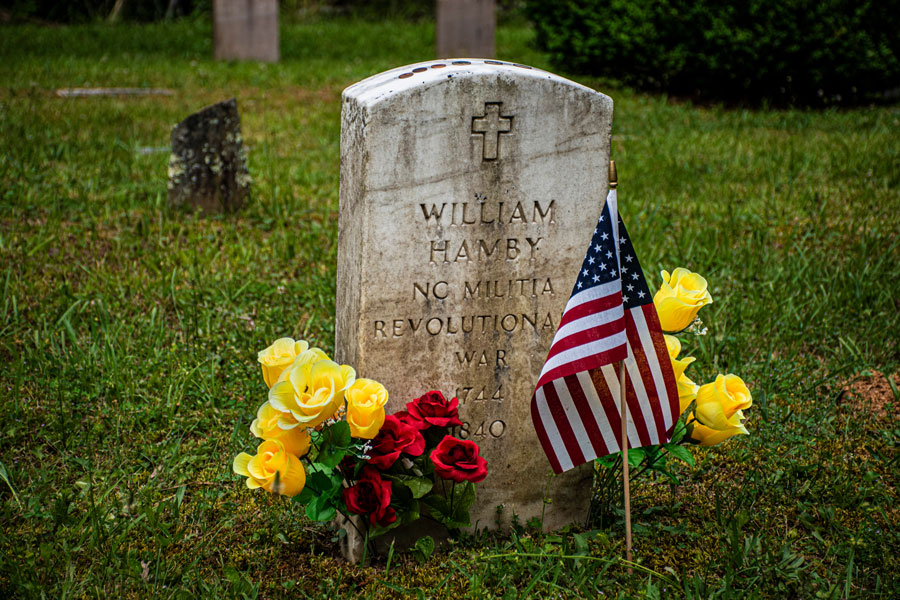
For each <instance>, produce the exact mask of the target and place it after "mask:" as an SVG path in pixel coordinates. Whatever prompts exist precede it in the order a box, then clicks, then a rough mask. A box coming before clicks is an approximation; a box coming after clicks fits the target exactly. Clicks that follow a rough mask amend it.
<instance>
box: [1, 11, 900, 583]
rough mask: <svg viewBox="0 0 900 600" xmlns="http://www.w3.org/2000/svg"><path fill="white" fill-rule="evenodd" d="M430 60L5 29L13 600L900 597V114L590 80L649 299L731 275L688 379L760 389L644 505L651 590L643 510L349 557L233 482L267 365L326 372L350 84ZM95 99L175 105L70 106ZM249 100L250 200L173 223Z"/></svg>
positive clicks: (353, 50) (325, 43)
mask: <svg viewBox="0 0 900 600" xmlns="http://www.w3.org/2000/svg"><path fill="white" fill-rule="evenodd" d="M433 39H434V32H433V27H432V26H429V25H415V24H408V23H403V22H383V23H363V22H349V21H320V22H314V23H298V24H286V25H284V26H283V29H282V55H283V60H282V62H281V63H279V64H277V65H257V64H223V63H215V62H212V61H211V60H210V56H211V54H212V52H211V42H210V40H211V31H210V26H209V24H208V23H205V22H188V21H186V22H179V23H176V24H167V25H153V26H143V27H138V26H132V25H121V26H115V27H110V26H84V27H34V26H27V27H25V26H17V27H12V26H4V27H0V56H2V57H3V59H2V60H0V145H2V151H0V184H2V185H0V208H2V213H0V290H2V295H0V362H2V365H3V368H2V369H0V390H2V391H0V394H2V396H0V427H2V430H0V431H2V434H0V461H2V465H3V466H4V469H3V470H0V474H6V475H8V479H9V481H10V484H11V486H7V485H6V484H5V483H3V482H2V481H0V596H3V597H26V598H28V597H35V598H37V597H49V598H81V597H88V598H108V597H160V598H170V597H173V598H181V597H197V598H213V597H223V598H227V597H236V598H245V597H266V598H269V597H277V596H282V595H284V596H287V597H292V598H335V597H337V595H338V594H341V595H342V596H344V597H347V596H352V595H360V596H363V597H379V598H393V597H401V596H403V597H409V598H422V597H442V598H460V597H473V598H494V597H497V598H501V597H502V598H517V597H518V598H522V597H540V598H546V597H559V598H579V597H596V596H597V595H598V594H599V593H600V592H601V591H602V592H603V594H604V595H605V597H645V596H646V597H648V598H656V597H664V598H673V597H679V596H687V597H691V598H695V597H696V598H709V597H760V598H851V597H852V598H879V597H882V598H892V597H896V596H897V595H898V594H900V576H898V571H900V505H898V491H897V484H898V481H900V460H898V457H900V451H898V446H900V421H898V418H897V410H898V404H900V399H898V392H897V390H896V388H893V389H892V388H891V387H890V386H889V385H888V383H887V380H886V379H885V377H884V376H883V375H882V374H891V373H896V372H897V370H898V367H900V301H898V300H897V298H898V294H900V275H898V269H900V224H898V223H900V219H898V211H900V144H898V131H900V109H898V108H897V107H886V108H864V109H858V110H848V111H840V112H838V111H829V112H806V111H747V110H729V109H725V108H721V107H696V106H692V105H690V104H685V103H681V102H677V101H670V100H667V99H665V98H661V97H654V96H645V95H636V94H634V93H631V92H629V91H627V90H622V89H616V88H615V87H610V86H609V85H607V84H605V83H601V82H597V81H592V80H583V79H582V80H581V81H583V82H584V83H586V84H587V85H590V86H592V87H596V88H598V89H600V90H601V91H604V92H606V93H608V94H609V95H611V96H612V97H613V99H614V100H615V102H616V109H615V111H616V112H615V122H614V126H613V133H614V141H613V154H614V158H615V159H616V161H617V163H618V166H619V175H620V188H619V194H620V202H621V204H622V206H623V212H625V214H626V215H627V216H628V221H629V226H630V229H631V231H632V233H633V235H634V237H635V240H636V246H637V248H638V251H639V252H640V253H641V256H642V260H643V263H644V268H645V269H646V272H647V274H648V276H649V277H648V278H649V279H650V280H651V281H653V282H654V284H655V283H658V281H659V279H658V275H657V274H658V272H659V270H660V269H663V268H667V269H671V268H673V267H675V266H679V265H683V266H687V267H689V268H691V269H692V270H694V271H698V272H700V273H702V274H704V275H705V276H706V277H707V279H708V280H709V281H710V284H711V292H712V294H713V297H714V299H715V303H714V304H712V305H711V306H710V307H708V308H707V309H704V311H705V316H704V321H705V322H706V323H707V325H708V326H709V334H708V335H707V336H705V337H699V338H693V339H690V340H688V342H687V344H686V350H687V352H688V353H690V354H692V355H694V356H696V357H697V358H698V361H697V363H696V364H695V365H694V366H692V367H691V369H692V373H693V375H694V379H695V380H696V381H698V382H703V381H708V380H711V379H712V378H713V377H714V376H715V374H716V373H718V372H723V373H724V372H734V373H737V374H740V375H741V376H742V377H743V378H744V379H745V380H746V381H747V383H748V384H749V385H750V387H751V390H752V391H753V395H754V406H753V408H752V409H750V410H749V411H748V413H747V414H748V416H749V420H748V422H747V426H748V428H749V429H750V431H751V435H750V436H749V437H741V438H739V439H737V438H736V439H732V440H730V441H729V442H727V443H726V444H724V445H723V446H721V447H719V448H714V449H710V450H707V449H697V450H696V452H695V454H696V456H697V458H698V464H697V466H696V467H695V468H689V467H687V466H686V465H681V466H679V467H677V468H676V471H677V473H678V475H679V477H680V480H681V483H680V485H674V484H670V483H668V482H666V481H662V480H660V481H653V480H645V481H644V482H643V483H641V484H639V485H638V486H637V489H636V490H635V496H634V499H633V512H634V519H635V558H636V561H637V562H638V563H640V565H641V567H640V568H636V569H635V570H634V574H633V575H628V574H627V573H626V571H625V568H624V566H623V565H622V564H621V563H620V562H619V557H620V556H621V555H622V554H623V527H622V523H621V514H619V515H618V518H616V519H614V520H613V522H612V523H611V524H609V523H608V522H607V523H606V524H605V525H604V528H603V529H602V530H600V531H597V530H591V531H587V533H585V530H579V529H573V530H571V531H567V532H562V533H560V534H558V535H548V536H541V535H538V534H536V533H535V532H533V531H530V530H528V529H527V528H523V529H521V530H519V531H516V532H514V533H513V534H512V535H509V536H490V535H489V536H483V537H479V538H477V539H473V538H465V539H462V540H459V541H457V542H454V543H453V544H451V545H449V546H448V547H445V548H443V549H441V550H440V551H439V552H438V553H437V554H436V556H435V557H434V558H433V559H432V560H431V561H429V562H428V563H427V565H425V566H420V565H419V564H418V563H417V562H415V561H414V560H412V559H411V558H409V557H406V556H395V557H393V560H392V561H391V564H390V566H389V567H387V566H386V565H385V564H384V562H383V561H382V562H379V563H377V564H375V565H373V566H367V567H350V566H347V565H346V564H344V563H343V562H342V561H341V560H340V558H339V557H338V553H337V546H336V543H335V542H334V541H333V532H331V531H329V530H328V529H327V528H325V527H322V526H317V525H315V524H313V523H311V522H309V521H307V520H305V519H304V518H303V517H302V516H301V515H302V511H301V510H300V509H299V508H298V507H296V506H293V505H291V504H290V503H289V502H286V501H283V500H282V499H280V498H274V497H271V496H268V495H266V494H264V493H261V492H257V493H253V492H250V491H249V490H247V489H246V488H245V487H244V485H243V483H242V481H241V480H240V478H238V477H236V476H234V475H233V474H232V473H231V460H232V457H233V456H234V455H235V454H237V453H238V452H240V451H243V450H249V449H251V448H253V447H255V444H254V442H253V440H252V438H251V436H250V434H249V432H248V425H249V422H250V420H251V419H252V416H253V414H254V412H255V410H256V407H257V406H258V404H260V403H261V402H262V394H263V392H264V389H263V388H262V387H261V386H262V385H263V384H262V382H261V378H260V375H259V371H258V365H256V363H255V355H256V354H255V353H256V351H257V350H259V349H262V348H264V347H265V346H267V345H268V344H269V343H270V342H271V341H272V340H274V339H275V338H276V337H279V336H281V335H292V336H293V337H302V338H305V339H308V340H311V341H313V342H315V343H317V344H318V345H320V346H321V347H322V348H325V349H326V350H329V351H331V350H333V348H332V346H333V339H334V329H333V315H334V306H335V283H334V279H335V253H336V241H337V230H336V223H337V218H336V215H337V206H338V173H339V138H340V119H339V116H340V92H341V90H342V89H343V88H344V87H346V86H347V85H349V84H351V83H353V82H355V81H358V80H360V79H362V78H364V77H366V76H368V75H371V74H374V73H376V72H379V71H382V70H385V69H388V68H390V67H393V66H397V65H402V64H406V63H410V62H415V61H418V60H423V59H428V58H431V57H432V48H433ZM530 42H531V32H530V31H529V30H528V29H526V28H524V27H522V26H512V27H501V28H500V30H499V32H498V54H499V57H500V58H503V59H508V60H513V61H516V62H523V63H529V64H533V65H535V66H539V67H544V68H547V67H548V65H547V64H546V62H545V58H544V57H543V56H542V55H541V54H540V53H539V52H537V51H535V50H534V49H532V48H531V46H530ZM77 86H153V87H168V88H171V89H173V90H174V95H172V96H168V97H150V98H77V99H62V98H57V97H55V96H54V93H53V92H54V90H55V88H57V87H77ZM231 96H235V97H237V100H238V104H239V108H240V110H241V112H242V119H243V132H244V138H245V141H246V143H247V144H248V145H249V148H250V154H249V157H250V158H249V160H250V171H251V175H252V177H253V180H254V188H253V202H252V204H251V205H250V206H249V207H248V208H247V209H246V210H244V211H243V212H242V213H240V214H239V215H237V216H231V217H218V218H206V219H204V218H199V217H192V216H188V215H183V214H179V213H174V212H170V211H169V210H167V208H166V205H165V204H166V203H165V197H166V165H167V160H168V151H167V150H166V149H165V147H166V146H167V145H168V143H169V132H170V129H171V126H172V125H173V124H175V123H176V122H178V121H180V120H181V119H182V118H184V117H185V116H187V115H188V114H189V113H191V112H193V111H195V110H197V109H199V108H201V107H203V106H205V105H207V104H210V103H212V102H215V101H217V100H221V99H225V98H228V97H231ZM160 148H163V150H161V151H159V150H154V149H160ZM142 149H143V150H142ZM148 149H149V150H148ZM854 382H856V383H855V384H854ZM851 384H854V385H855V388H854V389H853V390H850V389H848V386H849V385H851ZM12 489H14V490H15V493H13V492H12V491H11V490H12ZM576 534H577V535H576ZM575 554H578V555H579V556H581V558H578V559H574V558H561V557H563V556H573V555H575Z"/></svg>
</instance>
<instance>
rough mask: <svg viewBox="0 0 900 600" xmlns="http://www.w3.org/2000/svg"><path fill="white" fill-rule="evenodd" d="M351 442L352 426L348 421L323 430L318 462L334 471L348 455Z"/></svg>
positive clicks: (339, 422)
mask: <svg viewBox="0 0 900 600" xmlns="http://www.w3.org/2000/svg"><path fill="white" fill-rule="evenodd" d="M351 442H352V439H351V437H350V424H349V423H347V421H338V422H337V423H335V424H334V425H331V426H330V427H328V428H327V429H324V430H322V436H321V438H320V440H319V454H318V456H317V457H316V460H317V462H319V463H321V464H323V465H325V466H326V467H328V468H330V469H333V468H334V467H336V466H338V464H339V463H340V462H341V459H343V458H344V457H345V456H346V455H347V453H348V451H349V450H350V446H351Z"/></svg>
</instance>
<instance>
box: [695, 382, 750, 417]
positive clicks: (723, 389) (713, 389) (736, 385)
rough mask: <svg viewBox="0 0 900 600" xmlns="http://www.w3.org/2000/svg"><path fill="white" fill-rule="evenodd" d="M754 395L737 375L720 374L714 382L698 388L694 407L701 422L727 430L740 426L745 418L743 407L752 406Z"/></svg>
mask: <svg viewBox="0 0 900 600" xmlns="http://www.w3.org/2000/svg"><path fill="white" fill-rule="evenodd" d="M752 404H753V397H752V396H751V395H750V390H749V389H747V386H746V385H745V384H744V382H743V381H742V380H741V378H740V377H738V376H737V375H731V374H728V375H718V376H717V377H716V380H715V381H714V382H713V383H707V384H706V385H702V386H700V389H699V390H697V405H696V408H695V409H694V412H695V414H696V415H697V420H698V421H700V423H701V424H703V425H706V426H707V427H711V428H712V429H715V430H716V431H726V430H728V429H729V428H732V427H738V426H740V424H741V422H742V421H743V420H744V414H743V412H741V411H743V409H745V408H750V406H751V405H752Z"/></svg>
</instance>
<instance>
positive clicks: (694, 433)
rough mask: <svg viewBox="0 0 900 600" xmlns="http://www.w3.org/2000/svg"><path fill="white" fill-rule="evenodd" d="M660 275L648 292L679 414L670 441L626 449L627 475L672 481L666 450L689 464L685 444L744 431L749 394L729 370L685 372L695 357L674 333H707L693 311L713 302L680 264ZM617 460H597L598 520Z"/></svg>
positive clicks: (607, 509)
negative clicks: (696, 376) (707, 378)
mask: <svg viewBox="0 0 900 600" xmlns="http://www.w3.org/2000/svg"><path fill="white" fill-rule="evenodd" d="M662 280H663V281H662V285H661V286H660V287H659V290H657V292H656V294H655V295H654V296H653V304H654V306H655V307H656V313H657V315H658V316H659V322H660V326H661V328H662V330H663V331H664V332H666V335H665V340H666V348H667V350H668V352H669V359H670V360H671V361H672V369H673V371H674V372H675V380H676V382H677V384H678V400H679V405H680V415H681V417H680V418H679V420H678V422H677V423H676V425H675V430H674V432H673V436H672V440H671V441H670V442H668V443H666V444H659V445H651V446H644V447H642V448H635V449H632V450H629V451H628V462H629V464H630V465H631V466H632V467H635V468H637V469H638V470H637V471H636V472H635V473H634V474H633V475H632V479H636V478H637V477H639V476H640V475H641V474H642V473H644V472H646V471H655V472H657V473H659V474H662V475H665V476H666V477H668V478H669V479H671V480H672V481H674V482H676V483H677V481H678V479H677V477H676V476H675V474H674V473H673V472H672V471H671V470H670V469H669V468H668V466H667V457H668V455H671V456H673V457H675V458H677V459H679V460H682V461H684V462H686V463H688V464H689V465H691V466H693V464H694V458H693V455H692V454H691V452H690V450H688V446H690V445H700V446H715V445H717V444H720V443H722V442H723V441H725V440H727V439H728V438H730V437H732V436H734V435H738V434H742V435H747V434H748V431H747V428H746V427H745V426H744V424H743V422H744V412H743V411H744V410H745V409H748V408H750V406H751V405H752V404H753V397H752V396H751V394H750V390H749V389H748V388H747V385H746V384H745V383H744V382H743V380H742V379H741V378H740V377H738V376H737V375H733V374H731V373H728V374H725V375H723V374H719V375H717V376H716V378H715V380H713V381H711V382H709V383H706V384H704V385H698V384H696V383H695V382H694V381H692V380H691V379H690V378H689V377H688V376H687V374H686V371H687V368H688V366H689V365H690V364H691V363H693V362H694V361H695V359H694V357H692V356H681V352H682V342H681V340H680V339H679V338H678V337H676V335H678V334H693V335H705V334H706V329H705V328H704V327H703V323H702V322H701V321H700V319H699V318H698V317H697V314H698V313H699V311H700V309H701V308H703V307H704V306H706V305H707V304H711V303H712V301H713V300H712V296H711V295H710V293H709V289H708V284H707V282H706V279H704V278H703V277H701V276H700V275H698V274H697V273H692V272H691V271H689V270H687V269H684V268H680V267H679V268H677V269H675V270H674V271H673V272H672V273H669V272H668V271H663V272H662ZM621 461H622V454H621V453H620V452H617V453H615V454H611V455H608V456H604V457H601V458H599V459H597V461H596V462H597V464H598V465H599V466H600V467H603V468H602V469H600V471H599V472H598V485H597V499H598V502H597V503H596V507H595V510H597V511H599V513H600V515H601V519H602V515H603V514H604V513H606V514H611V513H612V512H613V507H614V506H615V505H616V502H617V500H616V496H617V495H618V493H620V488H619V487H618V485H617V484H616V483H615V476H616V474H617V473H618V469H619V466H620V465H621Z"/></svg>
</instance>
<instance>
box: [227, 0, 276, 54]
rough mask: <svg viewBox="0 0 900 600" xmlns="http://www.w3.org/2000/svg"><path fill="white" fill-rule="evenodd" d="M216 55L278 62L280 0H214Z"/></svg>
mask: <svg viewBox="0 0 900 600" xmlns="http://www.w3.org/2000/svg"><path fill="white" fill-rule="evenodd" d="M213 55H214V57H215V59H216V60H259V61H264V62H278V0H213Z"/></svg>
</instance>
